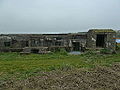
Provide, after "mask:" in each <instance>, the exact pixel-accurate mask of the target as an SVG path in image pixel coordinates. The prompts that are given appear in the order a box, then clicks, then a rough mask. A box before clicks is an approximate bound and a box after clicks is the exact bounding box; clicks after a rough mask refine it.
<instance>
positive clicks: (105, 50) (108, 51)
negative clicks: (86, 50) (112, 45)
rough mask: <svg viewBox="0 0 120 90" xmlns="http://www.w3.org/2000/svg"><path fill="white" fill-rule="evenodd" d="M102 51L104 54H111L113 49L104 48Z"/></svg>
mask: <svg viewBox="0 0 120 90" xmlns="http://www.w3.org/2000/svg"><path fill="white" fill-rule="evenodd" d="M100 53H102V54H110V53H112V52H111V50H110V49H106V48H105V49H102V50H101V51H100Z"/></svg>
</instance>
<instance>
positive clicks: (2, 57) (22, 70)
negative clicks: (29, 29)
mask: <svg viewBox="0 0 120 90" xmlns="http://www.w3.org/2000/svg"><path fill="white" fill-rule="evenodd" d="M114 62H120V54H113V55H97V54H94V53H92V54H90V53H87V54H84V55H66V54H62V53H55V54H46V55H39V54H30V55H20V54H19V53H0V80H8V79H11V78H15V79H23V78H26V77H29V76H32V75H36V74H38V72H41V71H45V72H46V71H51V70H57V69H61V70H62V69H65V68H68V69H71V68H92V67H95V66H96V65H106V66H109V65H111V64H112V63H114Z"/></svg>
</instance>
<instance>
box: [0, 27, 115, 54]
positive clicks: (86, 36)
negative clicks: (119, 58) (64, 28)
mask: <svg viewBox="0 0 120 90" xmlns="http://www.w3.org/2000/svg"><path fill="white" fill-rule="evenodd" d="M115 34H116V33H115V31H113V30H111V29H101V30H97V29H93V30H89V31H88V32H83V33H68V34H1V35H0V52H8V51H10V52H23V53H47V52H49V51H55V50H57V49H59V48H64V49H66V50H67V51H84V50H85V49H98V48H99V49H101V48H109V49H111V50H115V46H116V45H115V44H116V42H115V39H113V38H115V36H116V35H115Z"/></svg>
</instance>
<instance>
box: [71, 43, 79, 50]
mask: <svg viewBox="0 0 120 90" xmlns="http://www.w3.org/2000/svg"><path fill="white" fill-rule="evenodd" d="M72 44H73V51H80V43H79V42H73V43H72Z"/></svg>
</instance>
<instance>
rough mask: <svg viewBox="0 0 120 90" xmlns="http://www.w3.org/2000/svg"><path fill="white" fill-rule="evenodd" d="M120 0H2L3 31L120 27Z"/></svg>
mask: <svg viewBox="0 0 120 90" xmlns="http://www.w3.org/2000/svg"><path fill="white" fill-rule="evenodd" d="M119 8H120V0H0V33H44V32H46V33H47V32H60V33H64V32H80V31H87V30H88V29H91V28H112V29H119V28H120V27H119V26H120V18H119V16H120V9H119Z"/></svg>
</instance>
